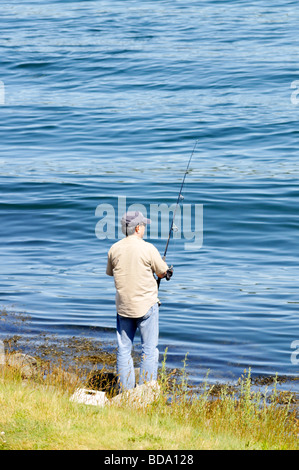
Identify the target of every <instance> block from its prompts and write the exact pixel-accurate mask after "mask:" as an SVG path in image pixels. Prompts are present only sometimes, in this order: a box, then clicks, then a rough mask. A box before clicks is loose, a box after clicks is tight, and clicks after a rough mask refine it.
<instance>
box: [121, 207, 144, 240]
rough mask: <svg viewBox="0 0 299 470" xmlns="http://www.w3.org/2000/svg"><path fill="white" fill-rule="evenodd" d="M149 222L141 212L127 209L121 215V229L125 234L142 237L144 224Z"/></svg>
mask: <svg viewBox="0 0 299 470" xmlns="http://www.w3.org/2000/svg"><path fill="white" fill-rule="evenodd" d="M150 223H151V220H150V219H146V218H145V217H144V215H143V214H142V212H138V211H129V212H126V213H125V214H124V215H123V216H122V219H121V229H122V232H123V233H124V234H125V235H126V236H129V235H133V234H136V235H138V236H139V237H141V238H142V237H143V235H144V230H145V226H146V225H147V224H150Z"/></svg>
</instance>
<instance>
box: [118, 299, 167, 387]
mask: <svg viewBox="0 0 299 470" xmlns="http://www.w3.org/2000/svg"><path fill="white" fill-rule="evenodd" d="M137 328H138V329H139V331H140V336H141V345H142V354H141V364H140V377H139V385H141V384H143V383H144V382H147V381H149V380H156V379H157V372H158V361H159V350H158V348H157V346H158V338H159V307H158V304H157V303H156V304H155V305H153V306H152V307H151V308H150V309H149V311H148V312H147V313H146V314H145V315H144V316H143V317H140V318H127V317H122V316H121V315H118V314H117V333H116V334H117V344H118V350H117V364H116V367H117V374H118V376H119V381H120V387H121V390H122V391H123V390H129V389H130V388H134V387H135V371H134V364H133V359H132V355H131V352H132V346H133V341H134V336H135V333H136V331H137Z"/></svg>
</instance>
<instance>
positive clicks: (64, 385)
mask: <svg viewBox="0 0 299 470" xmlns="http://www.w3.org/2000/svg"><path fill="white" fill-rule="evenodd" d="M54 376H55V380H54V379H53V377H54ZM62 377H63V380H62ZM185 385H186V384H185V383H184V380H182V381H181V384H180V385H179V386H178V385H176V384H175V383H172V384H171V385H170V383H169V378H168V377H167V375H166V374H165V373H163V371H162V376H161V388H162V393H161V396H160V398H159V399H158V400H157V401H156V402H155V403H152V404H151V405H148V406H146V407H145V408H140V409H134V410H133V411H132V408H131V407H130V406H129V405H128V404H127V405H126V404H123V405H122V406H116V405H113V406H105V407H103V408H100V407H95V406H89V405H82V404H78V403H75V402H72V401H70V396H71V393H72V392H73V391H74V388H75V387H76V385H75V384H74V383H73V381H71V382H68V381H67V380H65V375H64V374H62V373H61V374H59V373H57V374H54V375H52V379H51V380H46V381H45V379H44V378H41V377H38V376H35V377H34V378H32V379H27V380H25V381H24V380H23V379H22V377H21V375H20V372H19V371H18V370H16V369H14V368H11V367H4V368H3V369H2V370H1V372H0V449H2V450H4V449H105V450H114V449H120V450H121V449H126V450H132V449H134V450H139V449H151V450H153V449H157V450H163V449H166V450H172V449H174V450H177V449H180V450H183V449H189V450H192V449H298V433H299V427H298V421H297V420H296V418H295V415H294V414H292V413H291V412H290V409H289V407H288V405H286V406H278V405H277V403H275V399H274V398H275V397H274V398H273V397H271V399H269V397H265V396H263V395H262V394H261V393H260V392H253V391H252V390H251V383H250V377H249V376H245V377H244V378H242V379H241V382H240V387H239V393H238V396H237V395H235V394H234V393H231V391H229V390H228V389H226V388H225V387H224V388H223V390H222V391H221V395H220V396H219V397H218V398H214V399H211V397H210V394H209V392H208V390H205V389H203V391H202V393H201V394H200V395H197V396H196V397H193V398H192V399H191V398H190V396H189V394H188V392H187V391H186V387H185ZM170 392H171V396H172V398H173V399H172V402H171V404H170V403H169V393H170Z"/></svg>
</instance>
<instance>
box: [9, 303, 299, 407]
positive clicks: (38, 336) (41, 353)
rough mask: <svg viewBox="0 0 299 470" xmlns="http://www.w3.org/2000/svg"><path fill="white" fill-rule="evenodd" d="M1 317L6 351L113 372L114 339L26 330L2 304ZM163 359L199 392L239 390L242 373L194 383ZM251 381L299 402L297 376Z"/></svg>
mask: <svg viewBox="0 0 299 470" xmlns="http://www.w3.org/2000/svg"><path fill="white" fill-rule="evenodd" d="M1 320H2V325H3V326H4V325H6V326H10V327H11V325H13V328H8V331H7V335H6V336H3V337H2V338H1V336H0V339H2V341H3V342H4V347H5V352H6V353H8V354H10V353H16V352H18V353H23V354H28V355H30V356H33V357H34V358H36V359H37V360H38V361H39V362H40V363H43V364H47V363H51V364H55V365H59V366H60V367H61V368H63V369H64V370H71V371H72V372H73V371H77V372H79V373H80V375H81V376H85V377H87V376H88V375H89V374H90V373H92V372H94V373H95V374H97V373H99V371H105V372H106V373H112V374H116V343H115V341H112V340H108V339H104V340H100V339H98V338H93V337H91V336H84V335H82V333H81V334H80V335H78V336H75V335H67V336H62V335H60V334H57V333H47V332H39V333H34V332H33V331H31V330H30V328H29V330H28V331H26V328H27V327H28V324H30V316H28V315H26V314H22V313H20V314H19V313H18V314H17V313H14V312H8V311H6V310H5V309H3V308H2V309H1V310H0V321H1ZM137 348H138V347H137ZM165 356H166V354H165ZM133 360H134V363H135V367H136V368H138V365H139V360H140V353H139V352H138V350H136V349H135V350H134V349H133ZM164 361H165V368H166V372H167V374H169V376H171V377H172V380H177V381H180V378H181V377H182V376H183V375H184V380H186V382H187V383H188V388H189V389H190V391H191V390H192V391H193V392H194V393H200V392H201V391H202V389H203V387H209V389H210V391H211V395H213V396H215V397H218V396H220V395H221V392H222V390H223V389H225V390H226V391H231V393H234V392H237V391H238V382H239V381H240V378H241V377H235V378H231V379H229V378H227V379H225V378H224V379H223V378H222V380H220V381H217V380H215V379H213V380H212V381H211V380H210V381H209V377H208V375H206V376H205V378H203V379H202V380H201V381H198V380H197V381H196V382H197V383H194V382H195V381H194V380H193V377H192V374H190V371H188V365H187V367H186V368H185V367H183V366H181V367H173V368H169V367H168V366H167V357H165V358H164ZM161 363H162V357H161V361H160V367H159V371H160V370H161ZM162 367H163V365H162ZM244 372H246V370H245V371H244ZM247 372H248V371H247ZM251 384H252V387H253V388H254V389H257V390H261V391H262V392H263V393H267V392H268V391H269V390H270V391H271V389H273V390H274V391H275V392H278V394H279V395H280V398H279V401H280V404H285V403H288V400H289V399H291V401H292V404H293V405H294V406H298V404H299V391H298V387H299V377H290V376H287V375H279V374H259V375H257V374H252V375H251ZM294 388H295V389H296V390H294ZM276 389H277V390H276ZM190 393H191V392H190Z"/></svg>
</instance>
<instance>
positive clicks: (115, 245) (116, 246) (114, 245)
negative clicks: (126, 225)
mask: <svg viewBox="0 0 299 470" xmlns="http://www.w3.org/2000/svg"><path fill="white" fill-rule="evenodd" d="M125 240H126V239H125V238H122V239H121V240H118V241H117V242H115V243H113V245H111V246H110V248H109V253H111V252H112V251H114V250H115V249H118V248H119V247H120V246H121V245H123V244H124V243H125Z"/></svg>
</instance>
